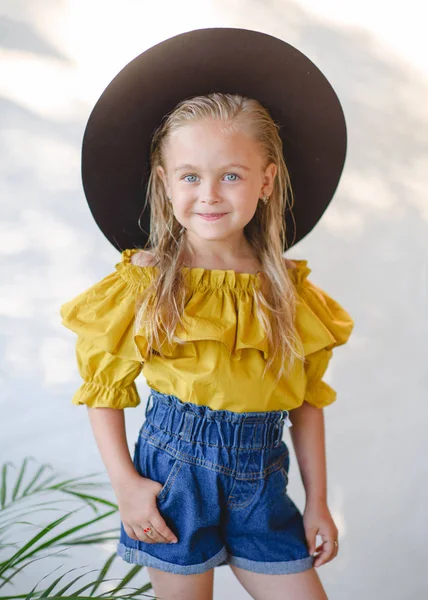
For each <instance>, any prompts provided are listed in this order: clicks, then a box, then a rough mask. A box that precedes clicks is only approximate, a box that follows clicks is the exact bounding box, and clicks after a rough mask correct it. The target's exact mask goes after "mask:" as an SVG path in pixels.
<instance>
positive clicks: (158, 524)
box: [150, 511, 178, 542]
mask: <svg viewBox="0 0 428 600" xmlns="http://www.w3.org/2000/svg"><path fill="white" fill-rule="evenodd" d="M150 521H151V522H152V523H153V526H154V527H155V528H156V530H157V531H158V532H159V533H160V535H161V536H162V537H163V538H164V541H166V542H174V541H175V540H177V536H176V535H175V533H174V532H173V531H171V529H170V528H169V527H168V525H167V524H166V523H165V521H164V519H163V518H162V517H161V514H160V512H159V511H158V512H157V513H154V514H153V515H151V517H150ZM177 541H178V540H177Z"/></svg>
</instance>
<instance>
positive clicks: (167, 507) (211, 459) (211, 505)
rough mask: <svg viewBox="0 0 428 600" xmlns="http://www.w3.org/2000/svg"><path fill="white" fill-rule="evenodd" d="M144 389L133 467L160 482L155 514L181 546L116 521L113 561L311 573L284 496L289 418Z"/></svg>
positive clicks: (298, 518) (180, 569)
mask: <svg viewBox="0 0 428 600" xmlns="http://www.w3.org/2000/svg"><path fill="white" fill-rule="evenodd" d="M150 390H151V393H150V396H149V400H148V403H147V406H146V412H145V415H146V420H145V422H144V424H143V426H142V427H141V429H140V432H139V435H138V440H137V442H136V444H135V452H134V466H135V468H136V470H137V471H138V473H139V474H140V475H142V476H143V477H147V478H149V479H153V480H155V481H158V482H159V483H161V484H162V485H163V487H162V489H161V490H160V492H159V493H158V495H157V500H156V503H157V508H158V510H159V512H160V514H161V515H162V517H163V519H164V520H165V522H166V523H167V525H168V527H169V528H170V529H171V530H172V531H173V532H174V534H175V535H176V536H177V538H178V542H177V543H176V544H169V543H166V542H165V543H146V542H143V541H140V540H134V539H132V538H130V537H129V536H128V535H127V533H126V532H125V530H124V527H123V523H122V522H121V524H120V525H121V526H120V540H119V543H118V545H117V554H118V555H119V556H121V557H122V559H123V560H125V561H126V562H128V563H132V564H138V565H146V566H152V567H156V568H158V569H161V570H163V571H169V572H171V573H180V574H184V575H186V574H189V575H190V574H193V573H203V572H205V571H208V570H209V569H211V568H213V567H217V566H222V565H226V564H231V565H236V566H238V567H241V568H243V569H247V570H249V571H254V572H256V573H269V574H270V573H271V574H281V573H297V572H299V571H305V570H307V569H310V568H311V567H312V566H313V562H314V560H315V558H314V557H313V556H312V555H310V554H309V551H308V546H307V543H306V538H305V532H304V528H303V517H302V514H301V512H300V511H299V509H298V508H297V506H296V505H295V504H294V502H293V501H292V500H291V499H290V498H289V496H288V495H287V484H288V471H289V465H290V457H289V451H288V448H287V446H286V444H285V442H284V441H282V434H283V427H284V422H285V423H286V424H287V426H291V421H290V420H289V417H288V411H286V410H280V411H269V412H248V413H245V412H244V413H236V412H232V411H228V410H213V409H211V408H209V407H208V406H204V405H196V404H193V403H189V402H182V401H181V400H180V399H179V398H177V397H176V396H173V395H169V394H163V393H161V392H158V391H157V390H154V389H151V388H150ZM142 525H143V526H145V525H146V524H145V523H144V524H142Z"/></svg>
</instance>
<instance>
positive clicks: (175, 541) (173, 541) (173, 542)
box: [170, 540, 178, 544]
mask: <svg viewBox="0 0 428 600" xmlns="http://www.w3.org/2000/svg"><path fill="white" fill-rule="evenodd" d="M177 542H178V540H172V542H170V544H176V543H177Z"/></svg>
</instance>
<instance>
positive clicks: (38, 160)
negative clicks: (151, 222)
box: [0, 0, 428, 600]
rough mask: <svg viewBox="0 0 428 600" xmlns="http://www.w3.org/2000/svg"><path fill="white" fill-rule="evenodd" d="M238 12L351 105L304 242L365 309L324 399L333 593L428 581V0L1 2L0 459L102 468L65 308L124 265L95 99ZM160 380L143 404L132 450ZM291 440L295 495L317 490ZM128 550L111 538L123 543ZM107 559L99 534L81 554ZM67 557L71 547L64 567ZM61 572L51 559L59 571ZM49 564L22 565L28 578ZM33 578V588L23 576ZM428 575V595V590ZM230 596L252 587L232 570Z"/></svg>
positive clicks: (341, 291)
mask: <svg viewBox="0 0 428 600" xmlns="http://www.w3.org/2000/svg"><path fill="white" fill-rule="evenodd" d="M210 26H236V27H244V28H249V29H258V30H261V31H265V32H267V33H270V34H273V35H277V36H278V37H281V38H283V39H284V40H286V41H288V42H290V43H292V44H294V45H296V46H297V47H298V48H299V49H300V50H302V51H303V52H304V53H305V54H307V55H308V56H309V57H310V58H311V59H312V60H313V61H314V62H315V63H316V64H317V65H318V66H319V67H320V68H321V69H322V70H323V72H324V73H325V74H326V75H327V77H328V78H329V79H330V81H331V82H332V84H333V86H334V87H335V89H336V91H337V93H338V95H339V97H340V99H341V101H342V104H343V107H344V110H345V114H346V117H347V123H348V133H349V147H348V156H347V163H346V169H345V173H344V176H343V178H342V180H341V183H340V186H339V188H338V190H337V193H336V196H335V199H334V201H333V202H332V204H331V205H330V207H329V209H328V210H327V212H326V213H325V215H324V217H323V219H322V221H321V222H320V223H319V224H318V225H317V227H316V229H315V231H313V232H312V233H311V234H310V235H309V236H307V238H305V239H304V240H302V242H301V243H300V244H298V245H297V246H296V247H294V248H293V249H292V250H291V251H290V252H289V254H288V256H289V258H306V259H307V260H308V261H309V266H310V267H311V268H312V270H313V273H312V275H311V279H312V281H314V283H316V284H317V285H320V286H321V287H323V288H324V289H326V290H327V291H328V293H330V294H331V295H332V296H333V297H335V298H336V299H337V300H338V301H339V302H340V303H341V304H343V306H344V307H345V308H346V309H347V310H349V312H350V313H351V315H352V316H353V317H354V319H355V322H356V325H355V330H354V333H353V335H352V338H351V340H350V342H349V344H348V345H347V346H345V347H343V348H340V349H338V350H337V351H336V354H335V357H334V360H333V361H332V364H331V366H330V367H329V371H328V381H329V382H330V383H331V385H333V387H335V388H336V389H337V390H338V399H337V402H336V403H335V404H334V405H332V406H331V407H328V408H327V409H326V410H325V416H326V438H327V459H328V497H329V506H330V509H331V511H332V514H333V517H334V519H335V521H336V523H337V526H338V528H339V530H340V553H339V555H338V557H337V558H336V559H335V560H333V561H332V562H330V563H328V564H327V565H325V566H322V567H320V568H319V569H318V573H319V575H320V577H321V579H322V581H323V583H324V586H325V588H326V591H327V593H328V595H329V598H330V600H339V599H343V598H346V599H347V600H360V599H361V598H364V599H367V600H369V599H370V600H371V599H373V600H378V599H383V598H385V599H388V600H404V599H405V600H413V599H415V600H416V599H417V600H420V598H422V597H424V595H426V593H427V583H426V576H425V570H424V569H425V567H424V564H425V536H424V534H425V533H426V531H427V525H428V518H427V511H426V506H427V500H428V498H427V488H428V479H427V470H428V469H427V460H426V456H427V443H426V434H425V426H426V422H427V421H426V417H427V409H426V400H427V392H426V387H427V383H428V375H427V374H428V370H427V367H426V356H427V349H428V348H427V341H426V340H427V337H428V336H427V334H428V319H427V305H428V304H427V300H428V244H427V237H428V236H427V234H428V201H427V197H426V189H427V172H428V169H427V154H428V137H427V133H428V117H427V113H426V106H427V105H428V47H427V46H428V43H427V41H426V40H427V38H426V30H425V29H426V28H425V19H424V10H423V6H422V3H421V2H420V1H419V0H407V2H406V3H404V4H396V3H394V4H392V3H387V2H386V1H384V2H382V1H381V0H372V1H370V2H369V1H368V0H360V2H358V3H349V2H338V1H335V0H324V1H323V2H319V1H316V0H300V1H297V0H296V1H290V0H268V1H265V2H261V0H246V1H243V0H213V1H211V2H209V1H206V0H199V1H197V0H194V1H190V0H182V1H181V2H180V3H172V2H171V3H170V2H168V1H166V0H159V1H158V2H156V3H152V2H150V3H149V2H141V1H140V2H138V1H131V0H121V2H119V1H114V0H113V1H105V0H104V1H101V0H91V1H89V2H88V1H86V0H68V1H67V0H50V1H49V0H40V1H39V2H31V1H30V0H3V1H2V2H1V3H0V118H1V131H0V152H1V160H0V185H1V206H0V211H1V213H0V214H1V220H0V253H1V258H2V260H1V277H0V334H1V340H2V344H1V366H0V378H1V379H0V384H1V385H0V403H1V404H0V409H1V417H0V419H1V420H0V459H1V462H2V463H3V462H5V461H6V460H10V461H12V462H14V463H15V465H16V466H19V465H20V463H21V461H22V459H23V458H24V457H25V456H28V455H32V456H34V457H35V458H36V459H37V460H38V461H40V462H51V463H52V464H53V465H54V466H55V467H57V468H58V469H61V470H63V471H64V472H66V473H68V474H70V475H83V474H86V473H89V472H91V473H93V472H95V471H97V472H98V471H102V470H103V465H102V462H101V459H100V456H99V454H98V451H97V449H96V446H95V442H94V439H93V437H92V433H91V430H90V425H89V421H88V418H87V414H86V410H85V409H84V407H80V408H78V407H75V406H73V405H71V404H70V399H71V395H72V394H73V393H74V391H75V389H76V388H77V386H79V385H80V380H79V378H78V374H77V369H76V365H75V359H74V336H73V335H72V334H71V333H70V332H68V331H67V330H65V329H64V328H63V327H62V326H61V325H60V317H59V312H58V309H59V306H60V305H61V304H62V303H63V302H65V301H66V300H68V299H69V298H71V297H73V296H74V295H76V294H77V293H78V292H80V291H82V290H83V289H85V288H86V287H88V286H89V285H91V284H92V283H94V282H95V281H97V280H98V279H100V278H101V277H103V276H105V275H106V274H107V273H109V272H111V271H112V270H113V265H114V264H115V263H116V262H117V261H118V253H117V251H116V250H115V249H114V248H113V247H111V246H109V244H108V242H107V241H106V240H105V238H104V237H103V236H102V234H101V233H100V232H99V230H98V228H97V226H96V224H95V222H94V221H93V219H92V217H91V215H90V212H89V210H88V208H87V205H86V201H85V198H84V196H83V192H82V189H81V185H80V163H79V160H80V144H81V138H82V135H83V131H84V127H85V124H86V120H87V118H88V116H89V112H90V110H91V108H92V106H93V104H94V103H95V102H96V100H97V99H98V97H99V95H100V94H101V92H102V91H103V90H104V88H105V87H106V85H107V84H108V83H109V82H110V80H111V79H112V78H113V77H114V76H115V74H116V73H117V72H118V71H119V70H120V69H121V68H122V67H123V66H124V65H125V64H126V63H127V62H129V61H130V60H131V59H132V58H134V56H136V55H137V54H139V53H140V52H142V51H143V50H145V49H146V48H148V47H149V46H151V45H153V44H154V43H157V42H159V41H161V40H163V39H165V38H167V37H170V36H172V35H175V34H178V33H181V32H184V31H187V30H190V29H195V28H198V27H210ZM139 388H140V392H141V395H142V398H143V402H142V405H140V407H138V408H137V409H136V410H134V411H133V410H130V411H126V419H127V424H128V439H129V445H130V448H131V446H132V444H133V440H134V438H135V436H136V434H137V431H138V429H139V427H140V424H141V423H142V421H143V419H144V412H143V411H144V406H145V400H146V391H147V387H146V385H145V382H144V380H139ZM285 435H286V436H287V437H286V442H287V443H289V446H290V450H291V453H292V463H291V472H290V485H289V494H290V496H291V497H292V498H293V499H294V501H295V502H296V503H297V504H298V505H299V506H300V507H301V508H303V505H304V490H303V487H302V484H301V481H300V478H299V475H298V468H297V463H296V461H295V457H294V454H293V449H292V445H291V442H290V439H289V433H288V431H287V432H286V434H285ZM111 550H112V548H111V547H109V548H106V556H107V555H108V554H109V553H110V552H111ZM82 564H87V565H89V566H90V567H91V568H93V567H94V566H96V565H98V564H99V557H98V556H93V555H92V554H91V552H90V551H89V552H87V553H85V554H84V555H83V554H79V556H77V555H76V556H74V557H73V561H72V564H71V563H70V562H67V567H68V568H70V567H71V566H79V565H82ZM52 568H53V565H52ZM43 574H44V573H43ZM40 577H41V573H40V571H39V572H38V573H37V577H35V576H34V574H33V575H32V576H31V577H30V575H29V574H28V573H27V575H24V574H22V576H21V579H20V581H19V582H18V584H17V587H16V588H15V591H14V593H15V594H18V593H20V592H23V591H24V590H25V591H28V590H29V589H30V583H32V584H34V583H35V582H36V581H37V580H39V579H40ZM19 588H21V589H19ZM424 592H425V594H424ZM215 598H216V599H220V598H221V599H223V598H236V599H237V600H238V599H239V600H244V599H247V598H249V596H248V594H246V592H244V590H243V589H242V588H241V587H240V585H239V584H238V583H237V581H236V580H235V578H234V576H233V574H232V572H231V571H230V570H229V569H228V568H227V567H224V568H222V569H216V591H215Z"/></svg>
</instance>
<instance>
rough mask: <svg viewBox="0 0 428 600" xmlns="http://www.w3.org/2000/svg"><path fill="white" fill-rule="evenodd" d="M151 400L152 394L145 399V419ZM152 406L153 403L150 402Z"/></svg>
mask: <svg viewBox="0 0 428 600" xmlns="http://www.w3.org/2000/svg"><path fill="white" fill-rule="evenodd" d="M151 400H153V394H151V393H150V394H149V397H148V399H147V404H146V410H145V416H146V417H147V414H148V412H149V407H150V401H151ZM152 404H153V402H152Z"/></svg>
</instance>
